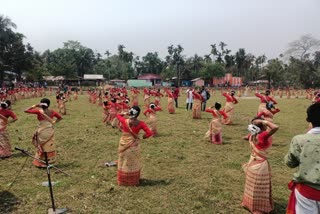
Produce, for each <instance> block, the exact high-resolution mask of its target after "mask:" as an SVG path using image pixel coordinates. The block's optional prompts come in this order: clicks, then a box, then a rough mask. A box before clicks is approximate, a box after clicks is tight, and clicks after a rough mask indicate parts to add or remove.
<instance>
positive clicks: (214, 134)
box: [205, 103, 228, 144]
mask: <svg viewBox="0 0 320 214" xmlns="http://www.w3.org/2000/svg"><path fill="white" fill-rule="evenodd" d="M220 108H221V104H220V103H215V104H214V106H212V107H210V108H207V109H206V112H208V113H211V114H212V116H213V118H212V120H211V122H210V125H209V130H208V131H207V133H206V135H205V138H206V139H209V140H210V142H211V143H213V144H222V135H221V130H222V123H221V120H222V118H224V119H226V118H227V117H228V116H227V115H226V113H224V111H220Z"/></svg>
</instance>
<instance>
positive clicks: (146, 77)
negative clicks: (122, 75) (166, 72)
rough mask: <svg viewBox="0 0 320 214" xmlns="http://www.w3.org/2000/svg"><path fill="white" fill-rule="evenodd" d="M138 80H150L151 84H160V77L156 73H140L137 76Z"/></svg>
mask: <svg viewBox="0 0 320 214" xmlns="http://www.w3.org/2000/svg"><path fill="white" fill-rule="evenodd" d="M138 80H146V81H147V82H151V84H152V86H161V84H162V78H161V76H160V75H158V74H142V75H139V76H138Z"/></svg>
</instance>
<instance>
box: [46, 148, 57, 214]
mask: <svg viewBox="0 0 320 214" xmlns="http://www.w3.org/2000/svg"><path fill="white" fill-rule="evenodd" d="M44 156H45V159H46V165H47V175H48V182H49V189H50V198H51V203H52V210H53V212H56V206H55V204H54V197H53V190H52V184H51V177H50V167H51V166H50V165H49V162H48V154H47V152H45V153H44Z"/></svg>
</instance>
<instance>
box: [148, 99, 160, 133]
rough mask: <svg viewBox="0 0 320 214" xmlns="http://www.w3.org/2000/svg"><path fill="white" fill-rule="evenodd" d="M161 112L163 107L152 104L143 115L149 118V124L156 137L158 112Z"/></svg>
mask: <svg viewBox="0 0 320 214" xmlns="http://www.w3.org/2000/svg"><path fill="white" fill-rule="evenodd" d="M161 110H162V109H161V107H159V106H156V104H155V103H150V105H149V108H148V109H146V110H145V111H144V112H143V114H144V115H145V116H146V117H148V120H147V124H148V126H149V127H150V130H151V131H152V133H153V135H154V136H155V135H157V134H158V131H157V117H156V112H157V111H161Z"/></svg>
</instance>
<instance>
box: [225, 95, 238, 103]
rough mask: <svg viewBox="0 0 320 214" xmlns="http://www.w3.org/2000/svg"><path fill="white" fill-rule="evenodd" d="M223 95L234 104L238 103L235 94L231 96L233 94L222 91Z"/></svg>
mask: <svg viewBox="0 0 320 214" xmlns="http://www.w3.org/2000/svg"><path fill="white" fill-rule="evenodd" d="M222 95H223V96H224V97H225V98H226V101H227V102H232V103H234V104H237V103H238V100H237V99H236V98H235V97H234V96H231V95H229V94H227V93H222Z"/></svg>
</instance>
